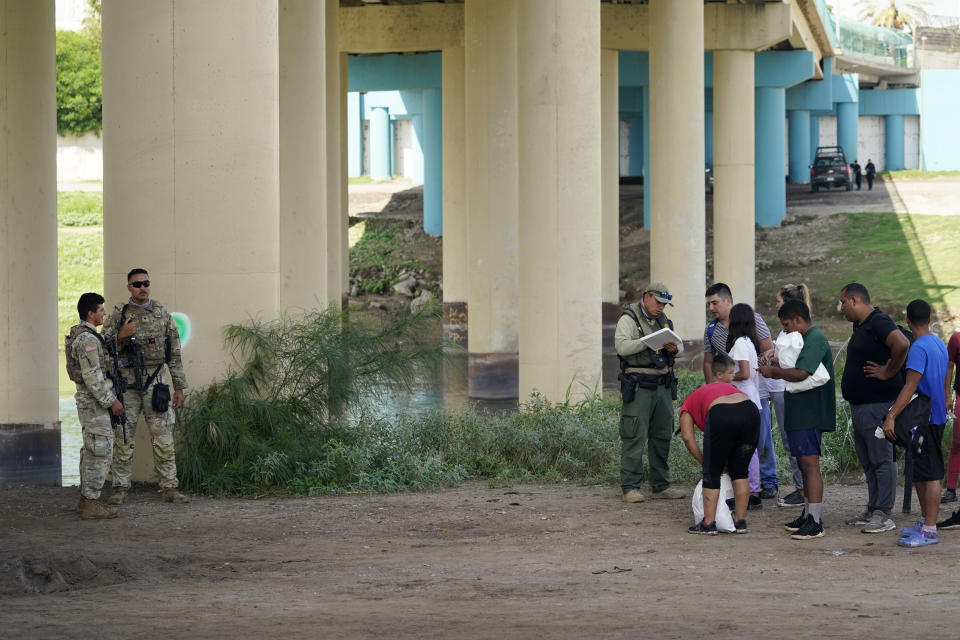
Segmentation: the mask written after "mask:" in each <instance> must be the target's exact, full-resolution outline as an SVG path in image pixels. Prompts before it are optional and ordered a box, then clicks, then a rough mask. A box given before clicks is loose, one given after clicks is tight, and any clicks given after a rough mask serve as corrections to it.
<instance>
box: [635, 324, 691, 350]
mask: <svg viewBox="0 0 960 640" xmlns="http://www.w3.org/2000/svg"><path fill="white" fill-rule="evenodd" d="M640 342H642V343H643V344H645V345H646V346H647V347H648V348H650V349H652V350H653V351H659V350H660V349H662V348H663V345H665V344H667V343H668V342H673V343H675V344H677V345H680V344H683V340H682V339H681V338H680V336H678V335H677V334H676V333H674V332H673V329H671V328H670V327H664V328H663V329H660V330H659V331H654V332H653V333H651V334H650V335H648V336H642V337H641V338H640Z"/></svg>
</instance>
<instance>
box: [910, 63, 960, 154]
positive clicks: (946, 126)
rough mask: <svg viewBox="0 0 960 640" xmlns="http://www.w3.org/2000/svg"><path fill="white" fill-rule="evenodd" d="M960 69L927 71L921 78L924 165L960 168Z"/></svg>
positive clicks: (921, 142)
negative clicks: (959, 142) (958, 116)
mask: <svg viewBox="0 0 960 640" xmlns="http://www.w3.org/2000/svg"><path fill="white" fill-rule="evenodd" d="M957 105H960V71H924V72H923V73H922V74H921V77H920V118H921V124H922V126H923V132H922V133H921V138H920V145H921V148H920V153H921V168H922V169H924V170H926V171H955V170H957V169H960V147H958V145H957V141H958V140H960V119H958V118H957Z"/></svg>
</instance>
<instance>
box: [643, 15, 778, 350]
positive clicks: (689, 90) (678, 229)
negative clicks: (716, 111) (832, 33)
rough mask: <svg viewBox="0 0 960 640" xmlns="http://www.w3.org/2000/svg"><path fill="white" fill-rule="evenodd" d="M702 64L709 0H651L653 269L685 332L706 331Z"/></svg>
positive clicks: (685, 334)
mask: <svg viewBox="0 0 960 640" xmlns="http://www.w3.org/2000/svg"><path fill="white" fill-rule="evenodd" d="M703 70H704V60H703V2H701V0H651V2H650V120H651V126H650V156H651V162H650V163H644V164H645V166H646V167H647V168H648V175H647V179H646V181H645V185H646V188H648V189H649V191H647V190H646V188H645V192H644V196H645V197H644V200H645V202H644V205H645V206H646V201H649V203H650V205H649V206H650V214H651V220H650V272H651V279H652V280H661V281H663V282H665V283H666V284H667V285H668V286H669V287H670V291H671V293H673V295H674V304H675V305H676V306H675V307H671V308H670V310H669V311H670V317H671V318H672V319H673V321H674V324H675V325H676V329H677V331H678V333H679V334H680V335H681V336H682V337H683V338H684V339H693V338H699V337H700V336H701V335H702V334H703V317H704V316H703V314H704V310H703V290H704V285H705V281H706V268H705V260H706V250H705V246H704V245H705V242H704V234H705V230H704V222H705V213H704V206H705V205H704V184H703V166H704V148H703V140H704V87H703ZM781 115H782V114H781ZM650 167H655V168H656V171H649V168H650Z"/></svg>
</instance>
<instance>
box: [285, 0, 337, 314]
mask: <svg viewBox="0 0 960 640" xmlns="http://www.w3.org/2000/svg"><path fill="white" fill-rule="evenodd" d="M338 27H339V25H338V23H337V22H336V21H334V22H333V25H330V24H329V22H328V20H327V15H326V5H325V4H324V3H317V2H314V1H313V0H281V2H280V4H279V27H278V28H279V46H280V53H279V65H280V214H279V215H280V274H281V275H280V306H281V308H283V309H287V310H313V309H317V308H323V307H326V306H327V305H328V304H337V305H339V304H340V290H341V286H340V284H339V283H337V285H336V286H332V284H331V282H330V277H337V276H339V274H340V271H341V266H340V258H341V255H340V251H339V242H333V241H332V240H328V237H327V234H328V232H329V229H328V218H330V217H334V218H336V216H337V214H338V213H339V211H340V206H341V205H340V202H339V197H340V191H339V189H337V192H336V197H337V198H338V201H337V203H336V208H333V209H331V208H330V199H331V198H328V190H329V187H330V184H329V183H330V182H331V181H329V180H324V179H322V177H323V176H326V175H327V172H328V169H329V170H330V171H333V170H338V169H339V164H340V162H339V156H337V158H336V160H335V161H331V159H330V156H329V155H328V150H327V145H328V142H329V140H328V139H329V137H330V135H331V132H330V130H329V127H328V126H327V123H328V121H329V119H328V118H327V108H328V100H327V96H328V94H329V93H330V92H333V93H334V95H335V96H337V97H338V103H337V106H338V110H339V94H338V93H337V92H336V89H335V88H334V87H332V86H331V82H330V79H329V77H328V75H327V64H326V59H327V51H328V35H329V33H330V31H333V32H337V31H338ZM334 55H335V57H336V59H337V61H338V64H339V55H340V54H339V52H335V53H334ZM338 73H339V68H338ZM337 86H338V85H337ZM338 126H339V121H338ZM337 239H339V233H338V234H337ZM331 245H332V246H334V247H335V248H336V249H337V250H336V252H333V251H331V250H330V246H331ZM321 274H326V275H321ZM328 275H330V277H328Z"/></svg>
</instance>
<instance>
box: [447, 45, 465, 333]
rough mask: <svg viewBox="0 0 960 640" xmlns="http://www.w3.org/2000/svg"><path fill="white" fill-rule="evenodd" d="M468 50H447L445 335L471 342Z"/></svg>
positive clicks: (458, 48)
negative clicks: (467, 128)
mask: <svg viewBox="0 0 960 640" xmlns="http://www.w3.org/2000/svg"><path fill="white" fill-rule="evenodd" d="M463 59H464V51H463V48H462V47H454V48H450V49H444V50H443V57H442V65H443V79H442V81H441V86H442V92H443V93H442V97H441V103H442V104H443V125H442V126H443V337H444V338H445V339H447V340H450V341H452V342H453V343H455V344H458V345H460V346H461V347H466V346H467V281H468V275H467V274H468V268H467V210H466V180H467V165H466V160H467V155H466V122H465V118H466V105H465V104H464V95H465V86H464V80H465V78H464V62H463Z"/></svg>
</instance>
